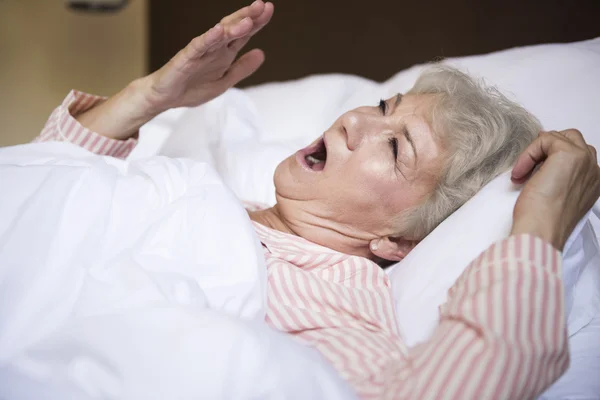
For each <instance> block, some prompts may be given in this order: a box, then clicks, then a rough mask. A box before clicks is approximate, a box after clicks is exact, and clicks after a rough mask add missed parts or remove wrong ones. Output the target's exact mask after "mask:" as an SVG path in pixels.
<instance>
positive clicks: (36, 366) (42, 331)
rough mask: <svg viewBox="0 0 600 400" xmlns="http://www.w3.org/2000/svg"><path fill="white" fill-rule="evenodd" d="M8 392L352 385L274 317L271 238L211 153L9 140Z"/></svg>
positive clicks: (1, 241) (162, 392)
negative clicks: (132, 155) (182, 155)
mask: <svg viewBox="0 0 600 400" xmlns="http://www.w3.org/2000/svg"><path fill="white" fill-rule="evenodd" d="M0 185H1V187H2V196H1V197H0V296H1V297H0V298H1V301H0V398H1V399H41V398H44V399H65V398H77V399H86V398H103V399H109V398H110V399H117V398H127V399H155V398H156V399H158V398H161V399H162V398H210V399H213V398H214V399H217V398H228V399H229V398H231V399H245V398H248V399H250V398H252V399H254V398H315V399H318V398H323V399H347V398H353V395H352V394H351V391H350V390H349V388H348V387H347V385H346V384H345V383H343V382H342V381H341V380H340V379H339V378H338V377H337V375H336V373H335V372H334V371H333V370H332V368H331V367H329V366H328V364H327V363H326V362H325V361H324V360H322V359H321V357H320V356H319V355H318V354H317V353H316V352H315V351H313V350H311V349H308V348H305V347H303V346H299V345H297V344H296V343H294V342H293V341H292V340H291V339H290V338H289V337H286V336H284V335H282V334H279V333H277V332H275V331H273V330H271V329H269V328H268V327H267V326H266V325H265V324H264V322H263V320H264V315H265V302H266V270H265V265H264V258H263V251H262V248H261V245H260V242H259V241H258V239H257V237H256V235H255V233H254V229H253V228H252V225H251V223H250V220H249V218H248V215H247V214H246V212H245V210H244V208H243V207H242V205H241V204H240V203H239V202H238V200H237V199H236V197H235V196H234V195H233V194H232V193H231V192H230V190H229V189H228V188H226V187H225V186H224V185H223V183H222V182H221V179H220V178H219V177H218V176H217V174H216V173H215V172H214V170H213V169H212V168H211V167H210V166H208V165H207V164H204V163H198V162H192V161H191V160H176V159H168V158H166V157H153V158H151V159H146V160H144V161H135V162H125V161H122V160H116V159H112V158H109V157H99V156H94V155H91V154H90V153H88V152H87V151H85V150H82V149H80V148H77V147H76V146H73V145H70V144H65V143H40V144H32V145H25V146H17V147H12V148H4V149H0Z"/></svg>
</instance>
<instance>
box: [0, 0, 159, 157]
mask: <svg viewBox="0 0 600 400" xmlns="http://www.w3.org/2000/svg"><path fill="white" fill-rule="evenodd" d="M66 3H67V2H66V1H65V0H0V146H7V145H13V144H18V143H25V142H28V141H30V140H31V139H33V138H34V137H35V136H37V135H38V134H39V132H40V131H41V129H42V127H43V126H44V123H45V122H46V119H47V118H48V115H49V114H50V113H51V112H52V110H53V109H54V107H56V106H57V105H58V104H60V102H61V101H62V99H63V98H64V97H65V96H66V94H67V93H68V92H69V90H70V89H75V88H76V89H79V90H83V91H87V92H91V93H96V94H102V95H110V94H113V93H115V92H117V91H118V90H120V89H121V88H122V87H123V86H124V85H126V84H127V83H128V82H129V81H131V80H132V79H134V78H136V77H139V76H141V75H142V74H144V73H145V72H146V70H147V59H148V46H147V38H148V29H147V28H148V1H147V0H133V1H131V2H130V3H129V5H128V6H127V7H125V8H123V10H122V11H120V12H118V13H110V14H97V13H85V12H73V11H71V10H70V9H68V8H67V7H66Z"/></svg>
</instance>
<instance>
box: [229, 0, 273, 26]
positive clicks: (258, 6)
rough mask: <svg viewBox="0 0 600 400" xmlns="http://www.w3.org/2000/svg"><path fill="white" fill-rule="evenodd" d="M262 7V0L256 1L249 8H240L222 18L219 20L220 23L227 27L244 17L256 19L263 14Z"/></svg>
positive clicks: (263, 5)
mask: <svg viewBox="0 0 600 400" xmlns="http://www.w3.org/2000/svg"><path fill="white" fill-rule="evenodd" d="M264 7H265V4H264V3H263V2H262V0H256V1H255V2H254V3H252V4H250V5H249V6H246V7H243V8H240V9H239V10H237V11H236V12H234V13H232V14H230V15H228V16H226V17H223V19H221V23H222V24H224V25H227V24H233V23H236V22H237V21H240V20H242V19H244V18H246V17H250V18H256V17H258V16H259V15H260V14H261V13H262V12H263V9H264Z"/></svg>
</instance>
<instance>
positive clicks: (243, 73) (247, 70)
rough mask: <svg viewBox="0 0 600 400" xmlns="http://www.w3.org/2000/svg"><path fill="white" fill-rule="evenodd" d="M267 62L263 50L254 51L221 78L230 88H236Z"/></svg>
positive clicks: (237, 62)
mask: <svg viewBox="0 0 600 400" xmlns="http://www.w3.org/2000/svg"><path fill="white" fill-rule="evenodd" d="M264 61H265V54H264V53H263V51H262V50H259V49H254V50H251V51H249V52H248V53H246V54H244V55H243V56H241V57H240V58H239V59H238V60H237V61H236V62H235V63H233V65H232V66H231V68H229V70H228V71H227V73H226V74H225V75H224V76H223V77H222V78H221V80H222V81H224V82H225V83H226V85H227V86H228V87H232V86H235V85H236V84H237V83H238V82H240V81H241V80H243V79H246V78H247V77H249V76H250V75H252V74H253V73H254V72H256V70H257V69H258V68H259V67H260V66H261V65H262V63H263V62H264Z"/></svg>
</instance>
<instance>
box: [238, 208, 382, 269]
mask: <svg viewBox="0 0 600 400" xmlns="http://www.w3.org/2000/svg"><path fill="white" fill-rule="evenodd" d="M248 215H249V216H250V219H251V220H252V221H254V222H258V223H259V224H261V225H264V226H266V227H268V228H271V229H275V230H277V231H280V232H284V233H289V234H291V235H295V236H300V237H302V238H304V239H306V240H309V241H311V242H313V243H316V244H319V245H321V246H324V247H328V248H330V249H333V250H336V251H339V252H341V253H344V254H350V255H357V256H361V257H366V258H369V259H373V258H374V256H373V254H372V253H371V252H370V250H369V241H370V238H366V237H360V236H359V235H354V234H352V232H348V231H347V229H344V228H341V227H336V226H334V225H332V224H331V221H327V220H321V219H320V218H316V217H314V216H313V217H312V218H305V219H306V220H302V221H300V220H298V221H296V220H290V219H286V218H285V217H284V215H283V214H282V212H281V210H280V207H279V206H278V204H275V205H274V206H273V207H271V208H267V209H265V210H260V211H248Z"/></svg>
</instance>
